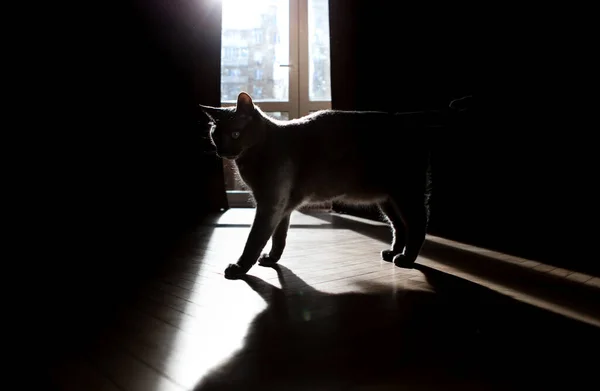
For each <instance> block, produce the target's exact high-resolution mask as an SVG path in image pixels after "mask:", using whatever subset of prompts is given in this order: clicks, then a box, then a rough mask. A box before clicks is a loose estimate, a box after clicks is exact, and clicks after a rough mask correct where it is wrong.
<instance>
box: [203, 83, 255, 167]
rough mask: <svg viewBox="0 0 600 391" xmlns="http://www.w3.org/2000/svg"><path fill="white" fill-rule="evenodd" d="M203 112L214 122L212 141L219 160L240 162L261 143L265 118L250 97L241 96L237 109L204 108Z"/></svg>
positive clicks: (245, 94)
mask: <svg viewBox="0 0 600 391" xmlns="http://www.w3.org/2000/svg"><path fill="white" fill-rule="evenodd" d="M200 109H201V110H202V111H203V112H204V113H205V114H206V115H207V116H208V117H209V118H210V120H211V129H210V140H211V142H212V143H213V145H214V146H215V148H216V151H217V155H218V156H220V157H222V158H225V159H236V158H237V157H239V156H240V155H241V154H242V152H244V150H246V149H247V148H250V147H251V146H253V145H255V144H256V143H257V142H259V141H260V139H261V135H262V119H263V117H262V116H261V115H260V112H259V110H258V108H257V107H256V106H254V103H253V102H252V98H251V97H250V95H249V94H247V93H245V92H241V93H240V94H239V95H238V98H237V104H236V106H235V107H226V108H223V107H210V106H203V105H200Z"/></svg>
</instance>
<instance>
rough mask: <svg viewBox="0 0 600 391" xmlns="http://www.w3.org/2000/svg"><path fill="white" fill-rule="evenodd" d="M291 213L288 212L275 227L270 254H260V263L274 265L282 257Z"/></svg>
mask: <svg viewBox="0 0 600 391" xmlns="http://www.w3.org/2000/svg"><path fill="white" fill-rule="evenodd" d="M290 215H291V213H289V212H288V213H286V214H285V215H284V216H283V218H282V219H281V221H280V222H279V224H277V228H275V232H274V233H273V238H272V239H273V240H272V246H271V251H269V253H268V254H262V255H261V256H260V259H259V260H258V264H259V265H261V266H272V265H274V264H275V263H277V262H278V261H279V259H280V258H281V255H282V254H283V250H284V249H285V242H286V239H287V232H288V229H289V226H290Z"/></svg>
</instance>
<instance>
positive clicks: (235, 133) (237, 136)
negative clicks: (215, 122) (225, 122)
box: [231, 132, 240, 140]
mask: <svg viewBox="0 0 600 391" xmlns="http://www.w3.org/2000/svg"><path fill="white" fill-rule="evenodd" d="M239 137H240V132H231V138H232V139H234V140H236V139H237V138H239Z"/></svg>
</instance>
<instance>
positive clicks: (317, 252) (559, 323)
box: [54, 210, 599, 391]
mask: <svg viewBox="0 0 600 391" xmlns="http://www.w3.org/2000/svg"><path fill="white" fill-rule="evenodd" d="M252 213H253V211H252V210H231V211H228V212H227V213H225V214H224V215H222V216H219V217H218V218H217V219H214V220H211V221H206V222H205V223H203V224H202V225H201V226H198V227H197V229H196V230H195V231H194V232H191V233H190V234H189V235H188V236H187V237H184V238H182V240H181V243H180V248H181V251H179V252H175V253H173V254H172V256H171V257H170V259H169V262H168V264H166V265H165V267H164V271H163V272H162V273H161V274H160V275H158V276H157V277H156V278H155V279H151V280H149V281H148V282H147V283H146V284H145V286H144V289H142V290H140V291H139V292H138V294H137V295H136V297H134V298H133V299H131V300H130V299H128V300H127V305H125V306H124V307H123V309H122V311H121V312H120V316H119V317H118V319H116V320H115V321H114V322H113V323H112V326H111V327H109V328H108V329H107V330H106V331H105V332H104V333H102V335H101V336H100V337H98V338H97V339H95V340H94V342H93V343H91V344H90V345H89V346H87V347H86V348H85V349H82V350H80V351H78V352H74V353H73V355H72V356H71V359H70V360H66V361H63V362H60V363H59V365H58V366H56V367H55V368H54V375H55V379H56V380H57V382H58V383H59V385H60V389H63V390H90V391H93V390H145V391H154V390H197V391H203V390H348V391H355V390H432V389H434V390H448V389H457V390H458V389H460V390H483V389H503V390H505V389H511V390H513V389H532V388H534V389H539V388H543V387H547V386H548V385H552V386H558V385H560V384H561V383H562V384H563V385H564V386H565V387H569V389H575V388H578V386H580V385H584V384H586V382H589V381H591V380H593V379H594V376H593V375H594V373H593V372H592V371H593V369H594V360H590V359H589V358H588V357H587V356H589V355H594V354H595V353H597V352H598V346H599V339H598V337H599V333H598V329H597V328H595V327H593V326H590V325H588V324H585V323H582V322H578V321H576V320H572V319H569V318H567V317H563V316H560V315H557V314H555V313H553V312H550V311H547V310H544V309H540V308H537V307H535V306H532V305H529V304H526V303H523V302H520V301H517V300H514V299H512V298H511V297H509V296H506V295H502V294H500V293H498V292H495V291H493V290H491V289H487V288H485V287H483V286H481V285H478V284H475V283H472V282H469V281H466V280H463V279H460V278H457V277H453V276H451V275H448V274H447V273H441V272H439V271H436V270H435V269H434V268H432V267H431V264H430V265H429V267H426V266H425V267H419V268H417V269H413V270H405V269H400V268H396V267H394V266H393V265H391V264H389V263H385V262H382V261H380V259H379V251H380V250H381V249H382V248H385V247H386V246H387V242H386V241H387V238H386V237H385V236H386V235H388V234H389V232H388V231H387V230H386V228H385V227H384V226H381V225H379V224H376V223H373V224H371V225H370V226H369V223H366V222H360V224H367V225H363V226H362V227H363V228H364V232H361V229H358V228H357V226H356V224H355V223H356V222H355V223H352V222H349V221H348V220H347V219H337V218H332V217H331V216H330V215H328V214H322V215H319V214H312V215H309V214H302V213H297V214H295V215H294V216H293V218H292V225H291V229H290V234H289V239H288V243H289V245H288V248H287V249H286V253H285V255H284V257H283V258H282V260H281V265H279V266H277V267H275V268H266V267H260V266H256V267H254V268H253V269H252V270H251V271H250V273H249V276H248V277H247V278H245V279H244V280H237V281H230V280H226V279H225V278H224V277H223V269H224V267H225V266H226V265H227V263H229V262H231V261H232V260H235V259H236V257H237V255H238V254H239V252H240V251H241V249H242V248H243V245H244V242H245V239H246V236H247V233H248V228H249V224H250V222H251V219H252ZM367 231H368V232H367ZM374 232H377V234H373V233H374ZM378 235H381V236H378ZM430 255H431V254H430ZM431 258H433V257H431Z"/></svg>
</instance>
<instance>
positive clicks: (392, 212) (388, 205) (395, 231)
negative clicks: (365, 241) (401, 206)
mask: <svg viewBox="0 0 600 391" xmlns="http://www.w3.org/2000/svg"><path fill="white" fill-rule="evenodd" d="M379 209H380V210H381V212H382V213H383V214H384V216H385V217H386V218H387V220H388V222H389V223H390V226H391V228H392V248H391V249H389V250H383V251H382V252H381V258H382V259H383V260H384V261H386V262H392V261H393V260H394V257H395V256H396V255H398V254H402V252H403V251H404V246H405V244H406V235H405V232H404V222H403V221H402V216H401V215H400V213H399V211H398V209H397V207H396V206H395V205H394V203H393V201H392V200H387V201H384V202H382V203H380V204H379Z"/></svg>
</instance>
